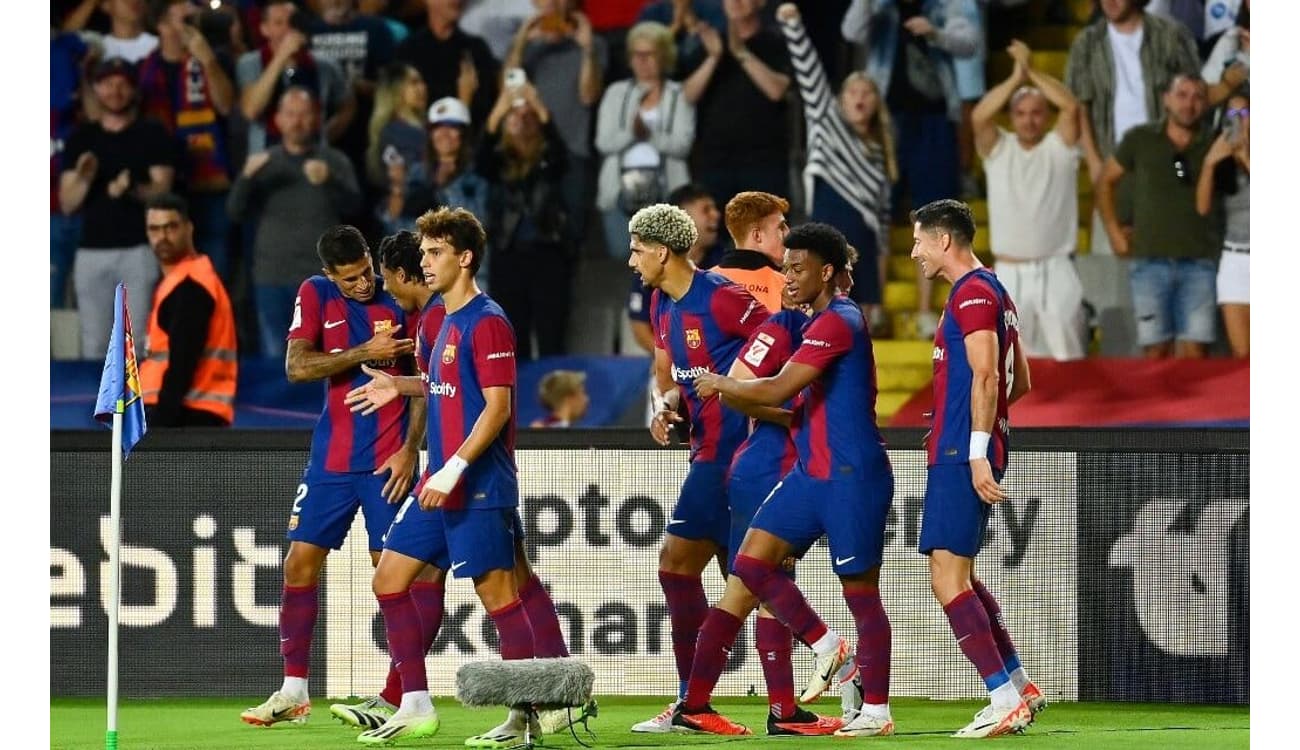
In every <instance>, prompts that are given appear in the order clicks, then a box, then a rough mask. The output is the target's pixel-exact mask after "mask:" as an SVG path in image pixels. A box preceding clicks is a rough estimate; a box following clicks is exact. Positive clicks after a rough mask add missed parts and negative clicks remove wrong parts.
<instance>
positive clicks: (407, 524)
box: [384, 496, 524, 578]
mask: <svg viewBox="0 0 1300 750" xmlns="http://www.w3.org/2000/svg"><path fill="white" fill-rule="evenodd" d="M523 538H524V526H523V523H522V522H521V521H520V519H519V510H518V509H517V508H483V509H480V510H474V509H470V510H442V509H441V508H435V509H433V510H424V509H423V508H421V507H420V504H419V503H418V502H416V499H415V497H414V496H410V497H407V498H406V502H405V503H403V504H402V509H401V511H399V512H398V514H397V517H396V518H394V519H393V525H392V526H390V527H389V529H388V533H387V534H386V535H385V537H384V549H390V550H392V551H394V552H397V553H399V554H402V555H406V556H407V557H413V558H415V559H416V560H423V561H424V562H426V563H429V564H430V565H433V566H434V567H436V568H441V569H442V570H445V571H447V572H448V573H451V574H453V575H454V576H456V577H457V578H477V577H478V576H481V575H483V574H484V573H487V572H488V571H490V570H513V569H514V567H515V544H516V541H518V543H519V544H522V543H523Z"/></svg>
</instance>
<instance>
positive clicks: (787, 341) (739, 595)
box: [673, 206, 862, 735]
mask: <svg viewBox="0 0 1300 750" xmlns="http://www.w3.org/2000/svg"><path fill="white" fill-rule="evenodd" d="M729 208H730V206H729ZM856 259H857V251H856V250H853V249H852V248H849V258H848V263H847V264H846V267H845V271H844V272H843V273H840V274H838V275H837V276H836V278H835V286H836V290H837V293H839V294H848V292H849V290H850V289H851V288H852V286H853V280H852V269H853V263H854V262H855V261H856ZM782 289H783V290H788V287H786V286H785V285H784V284H782ZM783 298H784V299H783V302H784V306H785V307H786V308H787V309H784V310H782V311H780V312H778V313H776V314H775V315H773V316H772V317H770V318H768V319H767V320H766V321H765V322H764V323H763V325H761V326H759V328H758V330H757V331H755V332H754V335H753V336H750V338H749V340H748V341H746V342H745V345H744V346H743V347H741V352H742V354H741V355H740V356H739V357H737V358H736V360H735V362H733V363H732V365H731V369H730V370H729V371H728V372H727V375H728V376H730V377H732V378H736V379H737V380H753V379H755V378H765V377H771V376H773V375H775V374H776V373H777V372H779V371H780V370H781V367H782V365H784V364H785V363H786V361H787V360H788V359H790V357H791V356H792V355H793V354H794V351H795V349H797V348H798V347H799V344H800V341H801V340H802V330H803V327H804V326H805V325H806V324H807V323H808V316H807V315H806V314H805V313H804V312H803V310H801V309H798V306H797V305H795V304H794V301H793V300H792V299H791V298H790V296H789V295H788V294H785V293H783ZM725 403H726V405H727V406H730V407H732V408H737V409H740V410H742V411H745V412H746V413H749V414H750V415H751V417H753V428H752V431H751V432H750V434H749V437H748V438H746V439H745V442H744V443H742V444H741V446H740V447H739V448H738V449H737V450H736V455H735V458H733V459H732V462H731V471H730V473H729V476H728V479H727V498H728V500H729V501H730V503H731V534H730V537H729V543H728V547H727V549H728V552H729V554H730V558H729V559H728V565H727V570H731V569H732V567H733V565H734V563H735V556H736V552H737V551H738V550H739V549H740V545H741V543H742V542H743V540H744V538H745V534H746V532H748V531H749V524H750V522H751V521H752V520H753V518H754V514H755V513H756V512H758V508H759V506H761V505H762V504H763V500H765V499H766V498H767V496H768V495H769V494H770V493H771V491H772V488H773V487H775V486H776V485H777V483H778V482H779V481H780V480H781V477H783V476H785V474H786V473H788V472H789V471H790V469H792V468H794V463H795V460H796V457H797V454H796V450H795V445H794V441H793V440H791V438H790V429H789V428H790V417H791V414H790V411H789V409H791V408H793V406H794V403H793V401H790V402H786V403H785V404H783V407H784V408H782V409H772V408H771V407H759V406H756V405H753V404H750V403H749V402H744V401H742V402H738V403H732V402H725ZM803 552H804V550H796V553H799V554H802V553H803ZM786 562H787V563H792V562H793V561H792V560H787V561H786ZM791 570H792V569H791ZM757 606H758V599H757V598H756V597H755V596H754V595H753V594H751V593H750V592H749V589H747V588H745V584H744V583H742V582H741V580H740V579H739V578H738V577H737V576H736V575H735V574H732V575H729V576H728V577H727V586H726V589H725V590H724V591H723V594H722V599H720V600H719V601H718V604H717V606H715V607H714V608H713V609H710V610H709V614H708V617H706V618H705V620H704V626H703V627H702V628H701V629H700V638H699V640H698V641H697V643H696V646H695V661H694V663H693V665H692V667H691V677H690V680H689V683H688V685H687V688H686V700H685V701H684V702H683V704H682V705H681V706H680V707H679V708H678V710H677V712H676V713H675V714H674V716H673V722H674V724H675V725H676V726H684V727H689V728H692V729H699V728H698V727H697V726H696V725H695V723H694V721H693V720H692V718H691V717H692V716H695V715H698V714H700V713H709V712H711V711H712V709H711V708H710V707H709V699H710V698H711V697H712V691H713V688H714V687H716V686H717V681H718V678H719V677H720V676H721V674H722V668H723V666H724V665H725V664H726V659H727V656H728V652H729V649H730V648H731V646H732V645H733V644H734V643H735V640H736V635H737V633H739V631H740V626H741V624H742V622H743V621H744V618H745V617H746V616H748V614H749V613H750V612H751V611H752V610H753V609H754V608H755V607H757ZM754 641H755V643H754V645H755V647H756V648H757V649H758V653H759V664H760V665H762V667H763V676H764V679H765V681H766V683H767V692H768V707H769V708H768V718H767V733H768V734H769V735H823V734H832V733H834V732H835V730H837V729H839V728H840V727H842V726H843V725H844V724H845V723H846V722H849V721H852V720H853V719H854V718H856V717H857V714H858V711H859V710H860V708H861V705H862V701H861V677H860V676H859V675H858V673H857V665H856V664H855V663H853V662H852V661H849V662H847V663H846V664H845V665H844V666H843V667H841V669H840V674H839V675H838V678H839V682H840V688H841V699H842V702H843V709H844V712H843V716H842V717H841V718H838V719H835V718H827V717H821V716H818V715H817V714H814V713H812V712H810V711H807V710H805V709H803V708H799V707H798V706H797V705H796V704H795V700H794V670H793V667H792V665H791V661H790V660H791V648H790V645H791V634H790V629H789V628H788V627H786V626H785V624H784V623H782V622H781V621H780V620H778V619H776V618H775V617H774V616H773V615H772V614H771V613H770V612H769V611H768V610H767V608H766V607H760V608H759V617H758V622H757V624H756V625H755V637H754Z"/></svg>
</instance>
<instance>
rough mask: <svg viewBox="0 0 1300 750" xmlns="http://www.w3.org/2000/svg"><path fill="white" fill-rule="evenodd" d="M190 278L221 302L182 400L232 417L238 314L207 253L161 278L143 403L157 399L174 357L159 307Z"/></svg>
mask: <svg viewBox="0 0 1300 750" xmlns="http://www.w3.org/2000/svg"><path fill="white" fill-rule="evenodd" d="M187 278H188V279H193V280H194V281H195V282H197V283H198V284H199V285H200V286H202V287H203V288H204V290H206V291H207V293H208V294H210V295H212V299H213V300H214V301H215V302H216V307H215V308H214V309H213V311H212V320H210V321H209V322H208V338H207V342H206V345H205V346H204V347H203V354H202V356H201V357H200V358H199V366H198V367H197V368H196V369H195V370H194V382H193V383H191V384H190V387H189V390H187V391H186V392H185V396H184V398H183V399H182V401H181V403H182V404H183V405H184V406H185V407H186V408H189V409H198V410H200V411H206V412H209V413H212V414H216V415H217V416H219V417H221V418H222V419H224V420H226V422H227V423H230V422H233V421H234V419H235V379H236V377H237V375H238V371H239V370H238V368H239V363H238V361H237V356H236V355H237V352H236V344H235V314H234V311H233V310H232V309H231V306H230V297H229V296H228V295H227V294H226V288H225V287H224V286H222V284H221V277H219V276H217V272H216V271H215V270H214V269H213V268H212V261H211V260H209V259H208V256H206V255H202V254H198V255H195V256H194V257H192V258H190V259H188V260H183V261H181V262H180V263H178V264H176V266H175V267H174V268H172V269H171V271H169V272H168V273H167V275H166V276H164V277H163V279H162V281H161V282H159V284H158V289H157V290H156V291H155V292H154V294H153V310H151V311H150V312H149V338H148V350H149V351H148V353H147V354H146V355H145V358H144V361H143V362H141V363H140V387H141V388H142V389H143V390H144V403H145V405H146V406H152V405H154V404H156V403H158V393H159V391H160V390H162V383H163V374H164V373H166V372H167V365H168V363H169V361H170V357H171V345H170V342H169V341H168V340H167V332H166V331H164V330H163V329H162V327H161V326H159V325H158V308H159V307H160V306H161V305H162V303H163V300H165V299H167V297H168V295H170V294H171V293H172V291H173V290H175V289H176V286H177V285H178V284H180V283H181V282H182V281H185V280H186V279H187Z"/></svg>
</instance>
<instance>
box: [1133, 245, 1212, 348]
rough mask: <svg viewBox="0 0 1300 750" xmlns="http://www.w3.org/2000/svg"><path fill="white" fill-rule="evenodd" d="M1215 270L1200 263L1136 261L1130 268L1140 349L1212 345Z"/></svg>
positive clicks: (1191, 260) (1205, 262)
mask: <svg viewBox="0 0 1300 750" xmlns="http://www.w3.org/2000/svg"><path fill="white" fill-rule="evenodd" d="M1217 275H1218V264H1217V261H1215V260H1213V259H1204V258H1134V259H1133V262H1132V263H1131V264H1130V265H1129V271H1128V279H1129V285H1130V287H1132V289H1133V314H1134V316H1136V317H1137V339H1138V345H1139V346H1152V345H1155V344H1161V343H1164V342H1166V341H1172V340H1177V341H1192V342H1197V343H1202V344H1209V343H1213V342H1214V339H1215V324H1216V322H1217V321H1216V317H1215V316H1216V315H1217V308H1216V307H1215V299H1214V283H1215V277H1216V276H1217Z"/></svg>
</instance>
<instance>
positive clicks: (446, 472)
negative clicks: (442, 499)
mask: <svg viewBox="0 0 1300 750" xmlns="http://www.w3.org/2000/svg"><path fill="white" fill-rule="evenodd" d="M468 466H469V463H468V462H467V461H466V460H465V459H463V458H461V457H460V456H457V455H455V454H452V457H451V458H449V459H447V463H445V464H443V465H442V468H441V469H438V470H437V471H435V472H433V475H432V476H430V477H429V480H428V481H427V482H425V484H424V486H425V487H430V488H433V489H435V490H437V491H439V492H441V493H443V494H448V493H450V492H451V490H452V488H454V487H455V486H456V483H457V482H459V481H460V475H461V474H463V473H464V472H465V469H466V467H468Z"/></svg>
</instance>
